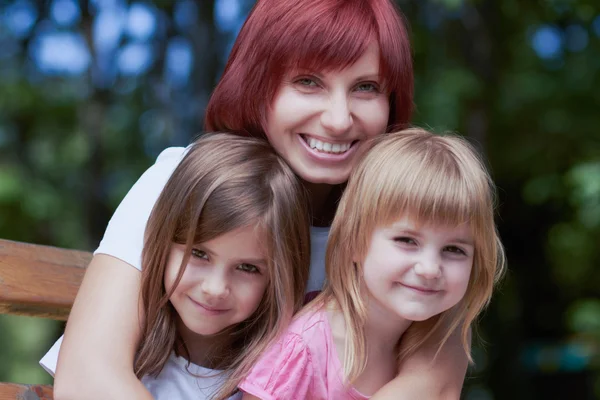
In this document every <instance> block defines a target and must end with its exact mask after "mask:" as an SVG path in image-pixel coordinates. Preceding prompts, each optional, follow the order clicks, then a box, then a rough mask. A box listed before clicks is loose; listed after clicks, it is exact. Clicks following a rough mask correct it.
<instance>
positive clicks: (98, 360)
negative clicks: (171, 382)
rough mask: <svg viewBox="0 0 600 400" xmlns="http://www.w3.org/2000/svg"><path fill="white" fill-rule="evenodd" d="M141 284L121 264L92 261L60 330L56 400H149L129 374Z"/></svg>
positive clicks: (102, 259) (103, 257)
mask: <svg viewBox="0 0 600 400" xmlns="http://www.w3.org/2000/svg"><path fill="white" fill-rule="evenodd" d="M140 281H141V273H140V271H138V270H137V269H135V268H133V267H132V266H130V265H128V264H126V263H124V262H123V261H121V260H119V259H117V258H114V257H111V256H108V255H104V254H99V255H96V256H94V258H93V259H92V262H91V263H90V265H89V267H88V269H87V271H86V273H85V277H84V279H83V283H82V284H81V288H80V289H79V292H78V293H77V298H76V299H75V303H74V305H73V309H72V311H71V314H70V316H69V321H68V323H67V328H66V330H65V336H64V339H63V344H62V346H61V350H60V354H59V358H58V366H57V370H56V376H55V380H54V398H55V399H57V400H68V399H78V400H81V399H152V396H151V395H150V393H149V392H148V391H147V390H146V388H145V387H144V386H143V385H142V383H141V382H140V381H139V379H137V378H136V376H135V374H134V373H133V360H134V356H135V351H136V349H137V346H138V343H139V340H140V324H141V318H143V316H141V315H140V310H139V293H140Z"/></svg>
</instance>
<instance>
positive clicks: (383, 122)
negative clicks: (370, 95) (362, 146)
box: [359, 97, 390, 136]
mask: <svg viewBox="0 0 600 400" xmlns="http://www.w3.org/2000/svg"><path fill="white" fill-rule="evenodd" d="M359 110H360V113H361V116H362V118H361V119H362V121H363V123H364V127H365V130H366V133H367V135H368V136H375V135H380V134H382V133H384V132H385V131H386V129H387V124H388V120H389V116H390V105H389V103H388V101H387V98H384V97H381V98H380V99H377V100H373V101H372V102H370V103H369V107H361V108H359Z"/></svg>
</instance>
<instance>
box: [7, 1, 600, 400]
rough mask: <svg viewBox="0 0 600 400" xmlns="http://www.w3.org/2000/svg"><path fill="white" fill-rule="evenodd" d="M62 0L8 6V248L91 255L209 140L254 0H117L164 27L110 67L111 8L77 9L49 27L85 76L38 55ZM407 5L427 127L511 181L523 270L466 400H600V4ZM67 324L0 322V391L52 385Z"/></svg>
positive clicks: (507, 189) (124, 42)
mask: <svg viewBox="0 0 600 400" xmlns="http://www.w3.org/2000/svg"><path fill="white" fill-rule="evenodd" d="M54 2H55V1H49V2H44V3H42V2H28V1H27V0H15V1H3V2H0V13H1V15H2V19H0V47H1V48H3V49H4V50H0V208H1V212H0V237H2V238H6V239H11V240H19V241H25V242H33V243H41V244H49V245H54V246H60V247H68V248H78V249H85V250H93V249H94V248H95V246H96V245H97V243H98V241H99V239H100V238H101V236H102V233H103V231H104V228H105V226H106V223H107V221H108V219H109V218H110V215H111V213H112V210H114V208H115V207H116V206H117V204H118V203H119V201H120V199H121V198H122V197H123V195H124V194H125V193H126V192H127V190H128V189H129V187H130V186H131V185H132V184H133V182H135V180H136V179H137V177H139V175H140V174H141V173H142V172H143V171H144V170H145V169H146V168H147V167H148V166H149V165H150V164H151V163H152V162H153V159H154V158H155V157H156V155H157V154H158V153H159V152H160V150H162V149H163V148H164V147H167V146H169V145H184V144H186V143H188V142H189V140H190V139H191V138H192V137H193V136H194V135H195V134H196V133H198V132H200V131H201V127H202V123H201V121H202V115H203V110H204V107H205V105H206V101H207V99H208V96H209V93H210V91H211V90H212V88H213V87H214V84H215V83H216V80H217V79H218V75H219V71H220V70H221V69H222V66H223V64H224V61H225V59H226V56H227V52H228V49H229V47H230V45H231V41H232V39H233V38H234V37H235V34H236V30H237V29H238V28H239V26H240V23H241V21H243V18H244V16H245V15H246V13H247V11H248V10H249V8H250V7H251V6H252V1H250V0H248V1H244V0H239V1H237V2H235V1H234V2H229V3H228V2H223V1H221V2H219V1H208V0H207V1H202V2H190V1H175V2H162V1H155V2H146V3H135V2H133V3H131V2H116V3H118V4H121V5H122V7H124V9H128V7H130V8H129V9H130V12H131V9H133V7H134V6H135V5H140V4H141V5H142V6H143V7H146V8H147V9H149V10H151V15H154V16H155V22H156V24H155V26H154V33H152V34H150V35H147V37H145V38H140V37H139V35H138V37H135V35H133V34H129V35H128V34H125V33H124V34H123V35H122V36H120V37H119V39H118V41H117V44H116V47H115V48H114V49H113V50H112V51H113V52H112V53H109V54H108V55H107V54H105V53H102V52H100V51H99V50H98V49H99V48H100V47H99V46H98V45H97V44H94V43H95V42H94V33H93V32H94V30H93V26H94V23H95V22H97V20H98V15H99V13H98V10H99V8H98V7H99V6H95V5H94V4H96V3H102V2H87V1H81V2H79V3H76V4H78V7H79V10H80V16H79V18H78V19H76V20H75V22H73V23H72V24H70V25H68V24H67V25H66V26H65V25H64V24H63V25H60V24H58V23H56V22H54V28H52V29H54V31H56V32H76V33H79V34H80V35H81V37H83V39H84V42H85V43H86V44H87V46H88V49H91V50H90V59H91V61H90V66H89V67H87V68H84V69H83V70H82V71H81V72H78V73H73V72H68V71H67V72H64V73H56V72H52V71H50V72H48V71H47V70H44V68H43V66H42V65H41V64H40V62H39V60H38V58H36V53H35V51H41V50H39V49H38V50H35V49H36V47H35V44H36V43H37V42H36V41H35V38H36V37H38V36H40V35H42V34H43V33H44V32H48V31H49V29H50V28H48V26H52V22H51V21H53V18H54V19H56V17H55V16H54V17H53V15H54V14H52V13H53V8H52V4H53V3H54ZM397 2H398V5H399V6H400V8H401V9H402V11H403V12H404V13H405V14H406V17H407V20H408V21H409V22H410V27H411V35H412V40H413V48H414V65H415V72H416V90H417V92H416V114H415V119H414V121H415V124H417V125H422V126H428V127H431V128H432V129H434V130H436V131H438V132H443V131H456V132H459V133H461V134H464V135H466V136H468V137H469V138H471V139H472V140H473V141H474V143H476V144H477V146H478V147H479V148H480V149H481V150H482V151H483V152H484V153H485V155H486V156H487V158H488V159H489V164H490V167H491V170H492V172H493V176H494V179H495V181H496V183H497V185H498V187H499V205H498V211H499V219H498V222H499V228H500V233H501V236H502V238H503V241H504V243H505V246H506V249H507V254H508V260H509V273H508V275H507V278H506V279H505V281H504V282H503V284H502V285H501V287H500V288H499V290H498V292H497V293H496V296H495V298H494V300H493V302H492V305H491V306H490V308H489V310H488V311H487V312H486V314H485V316H484V318H483V319H482V322H481V325H480V329H479V336H481V338H482V339H483V342H477V341H476V343H477V344H476V345H475V348H474V354H475V360H476V365H475V366H474V367H473V368H472V370H471V372H470V375H469V378H468V379H467V384H466V386H465V391H464V397H465V398H466V399H469V400H477V399H482V400H483V399H564V398H577V399H591V398H594V397H595V396H598V397H600V268H598V267H600V246H599V245H598V244H599V240H598V238H599V237H600V130H599V129H598V126H600V113H599V110H600V73H599V72H600V57H599V56H598V55H599V54H600V5H599V4H598V3H597V1H592V0H589V1H584V0H568V1H567V0H547V1H543V2H523V1H521V2H517V1H516V0H502V1H492V0H480V1H466V0H430V1H426V0H418V1H417V0H398V1H397ZM25 3H27V4H29V6H30V9H29V10H34V11H35V18H34V19H33V22H32V25H31V27H30V28H29V29H28V30H26V32H25V33H23V32H21V33H19V34H15V33H14V29H13V31H11V28H10V26H11V25H10V24H11V23H10V18H11V17H12V16H14V14H11V12H13V11H14V7H15V5H19V4H25ZM225 3H227V4H229V6H230V7H232V6H231V4H233V3H235V4H237V5H238V7H237V8H235V7H233V8H229V9H223V7H225V6H224V5H223V4H225ZM190 4H191V5H190ZM185 7H188V8H185ZM182 9H184V10H187V11H186V12H185V13H184V14H185V16H186V17H187V18H188V19H187V21H188V22H185V21H186V20H185V18H183V17H182V16H181V15H182V14H181V10H182ZM190 10H191V11H190ZM138 11H139V9H138ZM227 12H229V13H227ZM182 18H183V19H182ZM228 18H229V19H228ZM182 21H183V22H182ZM190 21H191V22H190ZM44 29H46V30H44ZM52 29H50V32H51V31H52ZM177 40H184V41H185V43H188V45H189V46H188V48H189V49H190V50H189V51H190V54H192V56H193V63H192V65H191V67H190V68H191V70H190V71H188V75H187V77H186V79H185V82H184V83H183V84H181V83H179V84H177V81H176V80H173V79H170V78H169V75H168V73H167V71H168V69H169V68H168V66H169V65H170V64H169V59H168V57H167V54H168V48H169V45H170V44H172V43H174V42H175V41H177ZM136 43H137V44H139V43H142V44H146V45H148V47H149V48H150V49H151V52H152V53H151V62H150V64H149V65H148V66H147V68H145V69H143V68H142V69H140V70H139V71H137V72H133V73H132V72H131V71H130V70H129V71H128V70H127V68H126V65H125V66H123V65H121V64H120V62H121V61H122V58H120V57H121V56H122V55H123V53H124V52H125V49H127V46H129V45H131V44H136ZM7 49H11V50H10V51H9V50H7ZM36 60H38V61H36ZM119 60H121V61H119ZM107 65H108V66H109V67H106V66H107ZM110 66H112V67H110ZM103 68H104V69H103ZM111 68H112V69H111ZM102 71H104V72H102ZM107 71H108V72H107ZM111 71H112V72H111ZM103 74H104V75H103ZM61 329H62V326H61V325H60V324H57V323H54V322H51V321H45V320H32V319H28V318H19V317H8V316H3V315H2V316H0V343H2V346H1V347H0V358H1V359H2V362H0V381H17V382H27V383H33V382H49V381H50V379H49V377H48V375H46V374H45V372H43V371H42V370H41V368H40V367H38V366H37V364H36V363H37V360H38V359H39V358H40V357H41V355H43V353H44V351H45V350H46V349H48V348H49V346H50V344H51V342H52V340H53V339H54V338H55V337H56V336H57V335H58V334H59V333H60V330H61ZM482 343H483V344H482Z"/></svg>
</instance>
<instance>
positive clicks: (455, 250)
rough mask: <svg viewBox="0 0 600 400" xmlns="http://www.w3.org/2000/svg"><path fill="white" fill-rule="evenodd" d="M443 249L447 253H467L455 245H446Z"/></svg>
mask: <svg viewBox="0 0 600 400" xmlns="http://www.w3.org/2000/svg"><path fill="white" fill-rule="evenodd" d="M444 250H445V251H447V252H449V253H453V254H458V255H464V256H466V255H467V253H466V252H465V251H464V250H463V249H461V248H460V247H457V246H446V248H445V249H444Z"/></svg>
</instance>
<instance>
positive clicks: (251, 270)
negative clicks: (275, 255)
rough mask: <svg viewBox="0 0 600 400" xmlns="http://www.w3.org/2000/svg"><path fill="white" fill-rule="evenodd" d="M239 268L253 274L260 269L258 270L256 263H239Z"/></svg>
mask: <svg viewBox="0 0 600 400" xmlns="http://www.w3.org/2000/svg"><path fill="white" fill-rule="evenodd" d="M238 269H239V270H240V271H244V272H248V273H251V274H257V273H259V272H260V271H259V270H258V268H257V267H256V266H255V265H252V264H240V265H238Z"/></svg>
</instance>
